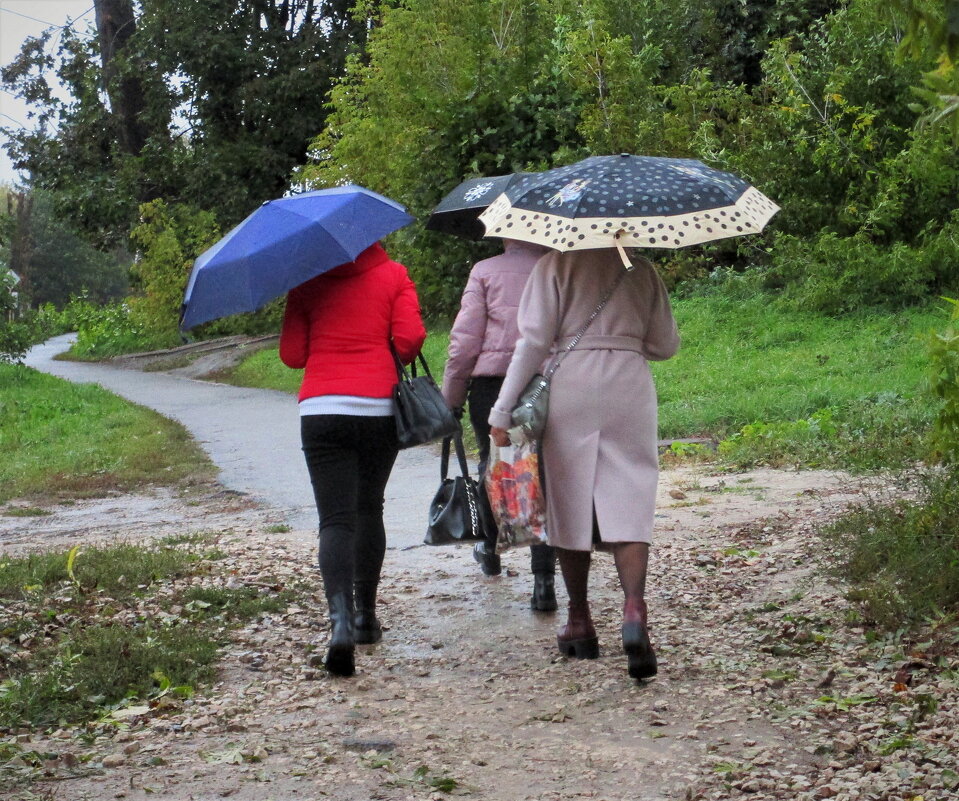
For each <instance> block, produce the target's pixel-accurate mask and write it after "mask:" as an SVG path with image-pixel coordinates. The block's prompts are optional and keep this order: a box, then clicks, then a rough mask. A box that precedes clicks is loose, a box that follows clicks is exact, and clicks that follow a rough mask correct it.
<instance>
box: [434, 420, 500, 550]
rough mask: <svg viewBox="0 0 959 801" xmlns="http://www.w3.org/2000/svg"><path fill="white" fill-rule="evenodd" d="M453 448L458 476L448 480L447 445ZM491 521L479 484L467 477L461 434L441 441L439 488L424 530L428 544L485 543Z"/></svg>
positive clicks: (467, 468) (467, 471) (468, 475)
mask: <svg viewBox="0 0 959 801" xmlns="http://www.w3.org/2000/svg"><path fill="white" fill-rule="evenodd" d="M451 442H452V443H454V444H455V446H456V459H457V461H459V465H460V475H458V476H455V477H454V478H449V477H448V473H449V466H450V443H451ZM492 526H493V522H492V521H491V520H490V519H489V512H488V510H487V507H486V505H485V504H484V503H483V498H482V495H481V493H480V490H479V484H478V483H477V482H476V480H475V479H474V478H472V477H471V476H470V474H469V466H468V465H467V463H466V451H465V449H464V448H463V435H462V434H460V433H456V434H454V435H453V436H452V437H447V438H446V439H444V440H443V456H442V458H441V460H440V488H439V489H438V490H437V491H436V495H435V496H434V498H433V502H432V503H431V504H430V518H429V524H428V525H427V527H426V537H425V539H424V540H423V542H425V543H426V544H427V545H453V544H455V543H458V542H479V541H484V540H486V534H487V532H488V531H490V530H491V529H492Z"/></svg>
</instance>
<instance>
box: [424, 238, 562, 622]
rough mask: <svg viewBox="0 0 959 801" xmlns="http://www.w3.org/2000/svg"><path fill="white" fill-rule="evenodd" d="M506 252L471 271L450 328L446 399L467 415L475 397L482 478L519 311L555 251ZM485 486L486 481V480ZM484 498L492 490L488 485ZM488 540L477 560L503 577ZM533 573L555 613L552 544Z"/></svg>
mask: <svg viewBox="0 0 959 801" xmlns="http://www.w3.org/2000/svg"><path fill="white" fill-rule="evenodd" d="M503 244H504V252H503V253H502V254H500V255H499V256H494V257H493V258H491V259H485V260H484V261H480V262H477V263H476V265H475V266H474V267H473V269H472V270H471V271H470V276H469V280H468V281H467V282H466V288H465V289H464V290H463V297H462V300H461V302H460V310H459V313H458V314H457V315H456V320H455V321H454V323H453V329H452V331H450V346H449V359H448V360H447V362H446V370H445V372H444V374H443V397H444V398H445V399H446V402H447V404H449V406H450V408H451V409H453V410H454V411H457V412H458V413H462V409H463V405H464V404H465V403H466V402H467V400H468V401H469V416H470V423H471V424H472V426H473V431H474V432H475V434H476V442H477V445H478V446H479V449H480V453H479V457H480V465H479V468H480V478H481V479H482V477H483V476H484V475H485V472H486V464H487V462H488V461H489V452H490V439H489V437H490V426H489V423H488V422H487V418H488V417H489V414H490V410H491V409H492V408H493V403H494V402H495V401H496V398H497V396H498V395H499V391H500V387H501V386H502V385H503V376H505V375H506V368H507V367H508V366H509V362H510V359H511V358H512V356H513V350H514V349H515V347H516V340H517V339H518V338H519V328H518V327H517V324H516V311H517V309H518V307H519V299H520V297H521V296H522V294H523V289H524V288H525V286H526V281H527V279H528V278H529V275H530V273H531V272H532V271H533V265H534V264H536V262H537V261H539V259H540V258H541V257H542V256H544V255H545V254H547V253H550V252H551V251H550V250H549V248H545V247H541V246H540V245H533V244H530V243H528V242H520V241H517V240H513V239H504V240H503ZM480 485H481V487H482V486H483V482H482V480H481V481H480ZM482 493H483V502H484V503H487V504H488V503H489V500H488V499H487V498H486V489H485V487H484V488H483V489H482ZM490 534H491V537H490V539H489V540H488V541H486V542H478V543H477V544H476V546H475V547H474V548H473V558H475V559H476V561H477V562H479V563H480V567H481V568H482V570H483V573H485V574H486V575H487V576H495V575H498V574H499V573H500V571H501V569H502V567H501V565H500V558H499V556H498V555H497V554H496V541H495V532H490ZM530 562H531V568H532V572H533V597H532V599H531V601H530V606H531V607H532V609H533V610H534V611H538V612H552V611H554V610H555V609H556V592H555V578H554V576H555V572H556V556H555V552H554V550H553V549H552V548H551V547H550V546H548V545H534V546H532V548H531V549H530Z"/></svg>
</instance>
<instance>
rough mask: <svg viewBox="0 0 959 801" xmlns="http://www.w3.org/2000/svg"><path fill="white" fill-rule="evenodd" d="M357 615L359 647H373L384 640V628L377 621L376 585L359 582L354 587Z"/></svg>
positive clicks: (355, 627) (355, 628) (354, 620)
mask: <svg viewBox="0 0 959 801" xmlns="http://www.w3.org/2000/svg"><path fill="white" fill-rule="evenodd" d="M354 597H355V599H356V614H355V615H354V616H353V622H354V634H355V637H356V643H357V645H372V644H373V643H377V642H379V641H380V640H382V639H383V627H382V626H381V625H380V621H379V620H377V619H376V584H375V583H372V582H370V583H367V582H357V583H356V585H355V587H354Z"/></svg>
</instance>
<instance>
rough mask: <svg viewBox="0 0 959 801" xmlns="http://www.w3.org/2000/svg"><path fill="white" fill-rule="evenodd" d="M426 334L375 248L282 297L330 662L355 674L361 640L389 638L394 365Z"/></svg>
mask: <svg viewBox="0 0 959 801" xmlns="http://www.w3.org/2000/svg"><path fill="white" fill-rule="evenodd" d="M425 339H426V329H425V328H424V326H423V320H422V317H421V316H420V307H419V300H418V298H417V296H416V288H415V287H414V285H413V282H412V281H411V280H410V277H409V275H408V274H407V272H406V268H405V267H404V266H403V265H402V264H399V263H398V262H395V261H392V260H391V259H390V258H389V256H387V254H386V251H385V250H383V248H382V247H381V246H380V245H379V244H375V245H372V246H371V247H369V248H367V249H366V250H364V251H363V252H362V253H361V254H360V255H359V256H357V257H356V260H355V261H352V262H349V263H347V264H343V265H340V266H339V267H336V268H334V269H333V270H330V271H329V272H326V273H324V274H323V275H320V276H317V277H316V278H313V279H311V280H310V281H307V282H306V283H304V284H301V285H300V286H298V287H296V288H295V289H293V290H292V291H291V292H290V293H289V296H288V297H287V303H286V313H285V316H284V318H283V330H282V333H281V335H280V358H281V359H282V360H283V363H284V364H286V365H287V366H288V367H293V368H306V369H305V372H304V374H303V384H302V386H301V388H300V394H299V403H300V433H301V437H302V440H303V453H304V454H305V456H306V464H307V468H308V469H309V471H310V481H311V483H312V484H313V494H314V497H315V498H316V510H317V513H318V514H319V519H320V534H319V540H320V546H319V562H320V573H321V574H322V576H323V585H324V589H325V591H326V598H327V601H328V603H329V607H330V619H331V621H332V633H331V635H330V644H329V650H328V652H327V655H326V660H325V665H326V669H327V670H329V671H330V672H331V673H333V674H336V675H339V676H351V675H353V673H354V670H355V664H354V646H355V645H356V643H375V642H378V641H379V640H380V639H381V637H382V636H383V629H382V626H381V625H380V623H379V621H378V620H377V617H376V590H377V585H378V584H379V580H380V570H381V568H382V566H383V557H384V554H385V552H386V531H385V529H384V527H383V500H384V491H385V488H386V482H387V480H388V479H389V477H390V472H391V471H392V469H393V463H394V461H395V460H396V455H397V453H398V451H399V448H398V445H397V440H396V423H395V421H394V418H393V400H392V395H393V387H394V386H395V385H396V382H397V376H396V364H395V362H394V360H393V355H392V353H391V352H390V342H391V341H392V343H393V346H394V347H395V348H396V351H397V353H398V355H399V357H400V359H401V360H402V361H403V362H404V363H406V364H408V363H409V362H411V361H412V360H413V359H414V358H415V357H416V354H417V353H419V351H420V348H421V347H422V345H423V341H424V340H425Z"/></svg>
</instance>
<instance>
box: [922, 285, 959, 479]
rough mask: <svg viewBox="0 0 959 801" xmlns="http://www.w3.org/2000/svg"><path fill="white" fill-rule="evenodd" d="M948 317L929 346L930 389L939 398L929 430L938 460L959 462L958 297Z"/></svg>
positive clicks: (954, 464)
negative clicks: (940, 403) (934, 417)
mask: <svg viewBox="0 0 959 801" xmlns="http://www.w3.org/2000/svg"><path fill="white" fill-rule="evenodd" d="M945 300H947V301H948V302H949V303H951V304H952V305H953V309H952V319H951V320H950V322H949V325H947V326H946V328H945V330H944V331H942V332H941V333H938V334H934V335H933V336H932V339H931V342H930V348H929V362H930V368H931V385H932V391H933V393H934V394H935V395H936V397H938V398H939V400H940V401H942V407H941V408H940V409H939V412H938V414H937V415H936V422H935V430H934V433H933V444H934V448H935V451H934V454H933V456H934V457H935V458H937V459H939V460H940V461H943V462H946V463H948V464H950V465H952V466H954V467H955V466H957V465H959V301H955V300H952V299H951V298H945Z"/></svg>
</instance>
